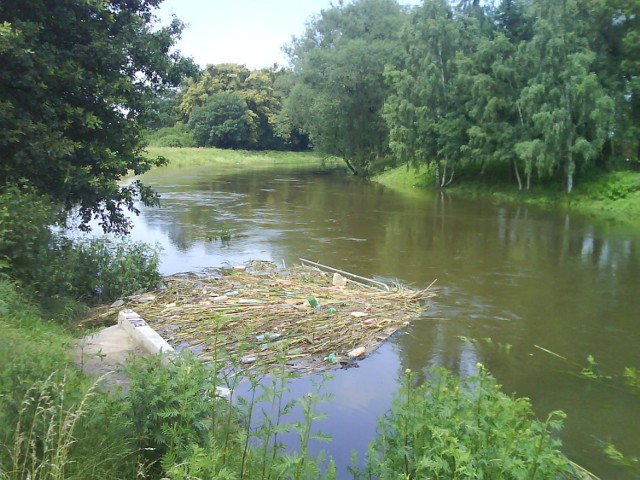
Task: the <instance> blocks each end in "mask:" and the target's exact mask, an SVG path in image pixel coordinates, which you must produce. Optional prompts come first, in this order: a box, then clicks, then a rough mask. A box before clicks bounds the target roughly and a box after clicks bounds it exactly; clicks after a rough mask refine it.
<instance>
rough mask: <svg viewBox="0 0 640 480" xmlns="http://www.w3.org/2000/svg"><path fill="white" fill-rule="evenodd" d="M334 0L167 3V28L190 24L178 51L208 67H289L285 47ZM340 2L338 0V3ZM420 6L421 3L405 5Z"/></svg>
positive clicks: (411, 0) (163, 9)
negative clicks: (173, 18)
mask: <svg viewBox="0 0 640 480" xmlns="http://www.w3.org/2000/svg"><path fill="white" fill-rule="evenodd" d="M331 3H332V0H164V2H163V3H162V4H161V6H160V9H159V10H157V12H156V14H157V16H158V17H159V19H160V21H161V25H167V24H169V22H170V21H171V16H172V15H176V16H177V17H178V18H179V19H180V20H182V21H183V22H184V23H186V24H187V28H186V29H185V31H184V32H183V34H182V39H181V40H180V41H179V42H178V44H177V48H178V49H179V50H180V51H181V52H182V54H183V55H185V56H187V57H193V58H194V60H195V61H196V63H198V64H199V65H200V66H201V67H205V66H206V65H207V64H217V63H239V64H243V65H246V66H247V67H248V68H250V69H258V68H264V67H271V66H272V65H273V64H274V63H277V64H279V65H286V64H287V59H286V56H285V55H284V53H283V52H282V46H283V45H285V44H286V43H289V42H291V38H292V37H293V36H294V35H296V36H300V35H302V34H303V33H304V30H305V25H306V24H307V22H308V21H309V20H310V19H311V18H312V16H313V15H314V14H318V13H320V11H321V10H323V9H327V8H330V7H331ZM333 3H337V1H335V0H334V1H333ZM400 3H402V4H416V3H418V1H417V0H406V1H401V2H400Z"/></svg>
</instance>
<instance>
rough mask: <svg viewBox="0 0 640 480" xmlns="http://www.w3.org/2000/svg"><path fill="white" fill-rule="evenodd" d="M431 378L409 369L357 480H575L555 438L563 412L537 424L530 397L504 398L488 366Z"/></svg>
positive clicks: (429, 374) (435, 372)
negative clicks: (466, 374)
mask: <svg viewBox="0 0 640 480" xmlns="http://www.w3.org/2000/svg"><path fill="white" fill-rule="evenodd" d="M426 376H427V381H426V382H424V383H423V384H421V385H417V377H418V376H417V375H415V374H414V373H413V372H411V370H406V372H405V375H404V379H403V386H402V388H401V389H400V391H399V392H398V393H397V394H396V397H395V399H394V403H393V406H392V407H391V409H390V411H389V412H388V413H387V415H386V416H385V417H383V418H382V419H381V420H380V423H379V427H378V435H377V436H376V438H375V440H374V441H373V442H372V443H371V446H370V449H369V454H368V458H367V463H366V466H365V469H364V472H358V473H357V476H359V477H360V478H372V477H375V478H378V479H381V480H383V479H392V478H393V479H397V478H407V479H409V478H433V479H437V478H443V479H444V478H446V479H462V478H469V479H471V478H473V479H493V478H502V479H548V478H566V476H565V475H566V474H570V472H571V466H570V463H569V461H568V460H567V458H566V457H565V456H564V455H563V454H562V453H561V452H560V451H559V447H560V441H559V440H558V439H557V438H555V437H554V436H553V432H557V431H559V430H560V429H561V427H562V419H563V418H564V416H565V415H564V413H563V412H560V411H554V412H551V413H550V414H549V416H548V417H547V419H546V420H545V421H544V422H541V421H539V420H537V419H536V417H535V415H534V414H533V411H532V409H531V404H530V402H529V400H528V399H526V398H514V397H511V396H508V395H506V394H504V393H502V392H501V390H500V385H498V384H497V383H496V380H495V379H494V378H493V377H492V376H491V375H490V374H489V373H488V372H487V371H486V370H485V369H484V367H482V365H480V364H479V365H478V373H477V374H476V375H475V376H472V377H469V378H466V379H462V380H461V379H458V378H457V377H456V376H455V375H453V374H451V373H450V372H448V371H447V370H446V369H443V368H434V369H431V370H428V371H426ZM399 475H402V477H400V476H399Z"/></svg>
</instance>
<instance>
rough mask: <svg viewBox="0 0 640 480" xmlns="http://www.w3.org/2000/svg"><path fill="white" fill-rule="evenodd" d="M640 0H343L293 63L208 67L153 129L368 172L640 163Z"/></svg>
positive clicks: (312, 30) (533, 173)
mask: <svg viewBox="0 0 640 480" xmlns="http://www.w3.org/2000/svg"><path fill="white" fill-rule="evenodd" d="M639 19H640V3H639V2H638V1H637V0H607V1H601V0H587V1H580V2H578V1H576V0H559V1H555V0H554V1H551V0H502V1H500V2H494V3H492V4H486V2H485V3H482V4H480V2H478V1H477V0H475V1H460V2H447V1H446V0H425V1H423V2H422V4H421V5H419V6H416V7H413V8H409V7H404V6H401V5H400V4H398V2H396V1H395V0H357V1H354V2H351V3H343V2H339V3H338V4H337V5H335V6H332V7H331V8H329V9H327V10H323V11H321V12H320V13H319V14H318V15H316V16H315V17H314V18H313V19H312V20H311V21H310V22H309V24H308V25H307V27H306V30H305V31H304V33H303V34H302V35H301V36H299V37H297V38H294V39H293V40H292V42H291V43H290V44H289V45H288V46H287V47H286V49H287V53H288V55H289V59H290V67H289V68H281V67H278V66H274V67H273V68H271V69H263V70H258V71H253V72H252V71H249V70H248V69H246V68H245V67H243V66H240V65H210V66H208V67H207V68H205V69H204V71H200V72H198V73H197V74H194V75H193V76H191V77H190V78H188V79H187V80H186V81H185V82H184V83H183V84H182V85H181V86H180V87H179V88H178V89H177V90H174V91H173V92H172V94H171V96H165V97H164V98H163V99H162V104H161V108H160V112H161V113H162V117H163V118H162V123H159V124H158V123H156V124H154V125H151V126H152V127H153V128H155V129H156V130H157V128H158V127H161V126H162V127H169V128H168V129H164V130H162V131H160V132H157V131H156V132H155V133H154V135H153V136H152V141H154V142H159V143H160V144H162V145H165V146H167V145H174V146H190V145H197V146H217V147H223V148H249V149H274V148H277V149H303V148H305V146H307V145H310V146H312V147H313V148H315V149H317V150H319V151H322V152H324V153H326V154H329V155H335V156H338V157H340V158H343V159H344V161H345V162H346V164H347V165H348V167H349V169H350V170H351V171H352V172H353V173H354V174H356V175H360V176H368V175H370V174H371V173H373V172H375V171H376V169H378V168H380V165H387V164H389V163H390V162H391V163H395V164H400V163H406V164H409V165H412V166H415V167H420V166H423V165H430V166H431V167H432V168H433V169H434V171H435V178H436V182H437V185H438V186H446V185H450V184H451V183H452V182H454V180H455V178H456V177H455V175H456V171H457V170H458V171H460V170H464V169H465V168H472V169H473V170H474V171H476V172H480V173H482V172H485V171H486V170H498V171H500V172H501V174H502V175H503V176H505V177H508V178H509V179H510V180H512V181H513V182H517V185H518V186H519V188H520V189H524V188H529V187H530V186H531V185H532V182H543V183H544V182H547V181H556V182H557V181H562V182H563V184H564V187H565V188H566V191H567V192H571V190H572V188H573V184H574V178H575V176H576V175H580V174H581V173H583V172H586V171H589V170H593V169H599V170H604V169H610V168H637V166H638V153H639V148H640V142H639V138H640V137H639V135H638V134H639V132H638V130H639V127H640V97H639V95H640V79H639V78H638V70H639V66H640V35H639V34H638V31H640V30H639V28H638V27H639V25H638V23H639Z"/></svg>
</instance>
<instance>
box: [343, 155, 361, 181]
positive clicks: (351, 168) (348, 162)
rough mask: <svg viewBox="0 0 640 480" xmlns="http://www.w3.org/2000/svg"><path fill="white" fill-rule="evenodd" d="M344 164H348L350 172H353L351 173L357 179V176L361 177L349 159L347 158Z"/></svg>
mask: <svg viewBox="0 0 640 480" xmlns="http://www.w3.org/2000/svg"><path fill="white" fill-rule="evenodd" d="M344 163H346V164H347V168H348V169H349V170H351V173H353V174H354V175H355V176H356V177H357V176H359V175H358V172H357V171H356V169H355V168H353V165H351V162H350V161H349V160H347V159H346V158H345V159H344Z"/></svg>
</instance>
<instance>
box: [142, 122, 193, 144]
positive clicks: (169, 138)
mask: <svg viewBox="0 0 640 480" xmlns="http://www.w3.org/2000/svg"><path fill="white" fill-rule="evenodd" d="M148 140H149V144H151V145H153V146H154V147H176V148H186V147H195V146H196V142H195V140H194V139H193V136H192V135H191V132H188V131H187V126H186V125H185V124H184V123H182V122H178V123H176V124H175V125H174V126H173V127H165V128H160V129H159V130H156V131H155V132H151V134H150V135H149V137H148Z"/></svg>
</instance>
